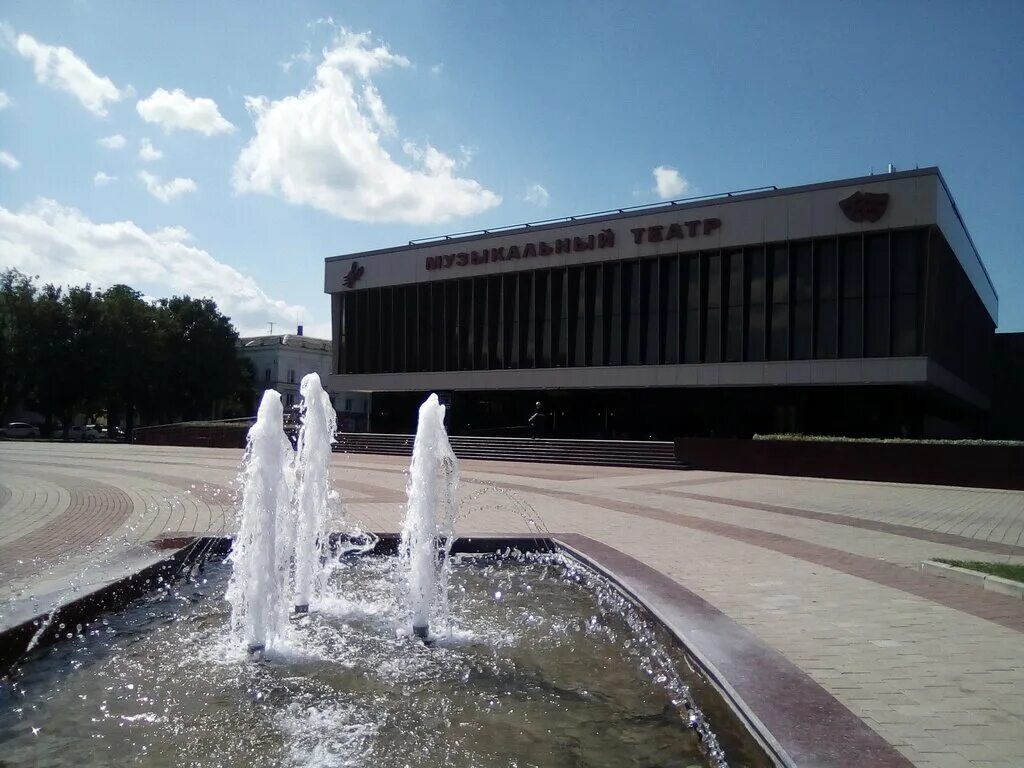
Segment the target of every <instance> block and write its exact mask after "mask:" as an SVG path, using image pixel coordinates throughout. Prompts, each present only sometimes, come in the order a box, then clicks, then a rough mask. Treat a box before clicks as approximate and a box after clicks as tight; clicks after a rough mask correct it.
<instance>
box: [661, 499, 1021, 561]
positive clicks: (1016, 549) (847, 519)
mask: <svg viewBox="0 0 1024 768" xmlns="http://www.w3.org/2000/svg"><path fill="white" fill-rule="evenodd" d="M645 490H646V491H648V492H650V493H656V494H659V495H661V496H677V497H680V498H684V499H692V500H694V501H706V502H710V503H712V504H722V505H724V506H727V507H740V508H741V509H752V510H756V511H758V512H773V513H775V514H777V515H788V516H790V517H802V518H804V519H806V520H818V521H820V522H824V523H833V524H834V525H847V526H851V527H853V528H863V529H865V530H870V531H878V532H879V533H889V534H892V535H894V536H904V537H906V538H910V539H919V540H921V541H930V542H932V543H934V544H948V545H949V546H952V547H960V548H961V549H973V550H974V551H976V552H987V553H989V554H994V555H1021V554H1024V547H1021V546H1016V545H1013V544H1003V543H1001V542H998V541H987V540H985V539H976V538H972V537H970V536H958V535H956V534H954V533H942V532H941V531H932V530H928V529H927V528H918V527H916V526H913V525H900V524H899V523H887V522H885V521H883V520H871V519H869V518H864V517H857V516H855V515H844V514H840V513H837V512H818V511H816V510H813V509H799V508H797V507H784V506H781V505H779V504H767V503H765V502H760V501H746V500H745V499H731V498H728V497H725V496H711V495H709V494H705V493H691V492H690V491H674V490H671V489H669V488H646V489H645Z"/></svg>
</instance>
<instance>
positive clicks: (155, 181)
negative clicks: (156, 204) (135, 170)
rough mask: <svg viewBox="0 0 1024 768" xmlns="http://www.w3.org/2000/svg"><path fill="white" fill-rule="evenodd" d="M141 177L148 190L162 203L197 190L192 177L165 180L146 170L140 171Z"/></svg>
mask: <svg viewBox="0 0 1024 768" xmlns="http://www.w3.org/2000/svg"><path fill="white" fill-rule="evenodd" d="M139 179H140V180H141V181H142V183H143V184H145V185H146V191H147V192H149V194H151V195H152V196H153V197H155V198H156V199H157V200H159V201H160V202H162V203H169V202H171V200H173V199H174V198H176V197H180V196H181V195H183V194H185V193H186V192H195V191H196V183H195V182H194V181H192V179H182V178H176V179H170V180H168V181H163V180H162V179H161V178H160V177H159V176H155V175H153V174H152V173H147V172H146V171H139Z"/></svg>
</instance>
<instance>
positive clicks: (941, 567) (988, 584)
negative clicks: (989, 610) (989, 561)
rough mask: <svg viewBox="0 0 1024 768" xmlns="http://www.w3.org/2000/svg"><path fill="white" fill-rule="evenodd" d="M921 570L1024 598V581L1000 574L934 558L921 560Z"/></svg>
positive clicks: (1020, 598) (1001, 593) (1009, 595)
mask: <svg viewBox="0 0 1024 768" xmlns="http://www.w3.org/2000/svg"><path fill="white" fill-rule="evenodd" d="M921 570H922V571H924V572H925V573H930V574H932V575H933V576H945V577H946V578H948V579H953V580H954V581H959V582H961V583H963V584H971V585H972V586H975V587H981V588H982V589H987V590H988V591H989V592H996V593H998V594H1000V595H1007V596H1008V597H1015V598H1017V599H1018V600H1024V582H1020V581H1013V580H1012V579H1004V578H1003V577H1001V576H993V575H991V574H987V573H981V572H979V571H971V570H968V569H966V568H957V567H956V566H955V565H946V564H945V563H939V562H936V561H935V560H925V561H924V562H922V563H921Z"/></svg>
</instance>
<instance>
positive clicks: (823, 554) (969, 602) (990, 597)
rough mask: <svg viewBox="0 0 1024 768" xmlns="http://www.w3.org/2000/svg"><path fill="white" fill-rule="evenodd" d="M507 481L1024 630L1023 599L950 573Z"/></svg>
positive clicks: (527, 489)
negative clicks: (828, 570) (755, 549)
mask: <svg viewBox="0 0 1024 768" xmlns="http://www.w3.org/2000/svg"><path fill="white" fill-rule="evenodd" d="M467 482H471V483H476V482H479V481H475V480H467ZM503 485H504V487H506V488H510V489H512V490H516V491H520V492H525V493H534V494H539V495H542V496H549V497H552V498H560V499H566V500H568V501H575V502H579V503H581V504H586V505H588V506H592V507H598V508H600V509H609V510H611V511H613V512H621V513H623V514H627V515H634V516H636V517H643V518H647V519H648V520H657V521H659V522H663V523H669V524H671V525H678V526H680V527H683V528H692V529H694V530H699V531H706V532H707V533H712V534H715V535H716V536H723V537H725V538H729V539H733V540H736V541H742V542H744V543H746V544H751V545H753V546H755V547H761V548H763V549H770V550H772V551H774V552H778V553H780V554H783V555H788V556H790V557H794V558H796V559H798V560H804V561H806V562H809V563H816V564H817V565H821V566H824V567H826V568H831V569H832V570H835V571H840V572H842V573H846V574H848V575H850V576H856V577H857V578H861V579H865V580H867V581H873V582H874V583H876V584H881V585H882V586H884V587H889V588H892V589H898V590H900V591H902V592H906V593H908V594H912V595H915V596H917V597H921V598H924V599H925V600H930V601H932V602H933V603H938V604H939V605H943V606H945V607H947V608H952V609H954V610H957V611H962V612H963V613H968V614H970V615H972V616H975V617H977V618H979V619H985V620H986V621H991V622H993V623H995V624H999V625H1000V626H1003V627H1006V628H1008V629H1012V630H1015V631H1017V632H1024V601H1021V600H1017V599H1014V598H1011V597H1004V596H1003V595H998V594H994V593H992V592H987V591H985V590H983V589H980V588H978V587H972V586H968V585H965V584H960V583H958V582H955V581H952V580H950V579H940V578H936V577H934V576H928V575H925V574H922V573H921V572H919V571H915V570H913V569H910V568H906V567H904V566H900V565H893V564H892V563H887V562H885V561H884V560H877V559H873V558H870V557H864V556H863V555H855V554H852V553H850V552H846V551H844V550H841V549H834V548H832V547H826V546H822V545H820V544H812V543H810V542H807V541H802V540H800V539H794V538H791V537H789V536H783V535H782V534H778V533H771V532H768V531H760V530H756V529H753V528H744V527H743V526H739V525H733V524H732V523H723V522H719V521H717V520H708V519H706V518H703V517H697V516H695V515H687V514H684V513H681V512H669V511H667V510H664V509H658V508H657V507H648V506H646V505H643V504H637V503H635V502H629V501H620V500H618V499H612V498H608V497H603V496H591V495H588V494H584V493H576V492H574V491H564V490H557V489H554V488H546V489H539V488H536V487H534V486H530V485H510V484H503Z"/></svg>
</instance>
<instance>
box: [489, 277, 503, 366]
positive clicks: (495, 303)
mask: <svg viewBox="0 0 1024 768" xmlns="http://www.w3.org/2000/svg"><path fill="white" fill-rule="evenodd" d="M486 324H487V367H488V368H501V367H502V366H503V361H504V355H503V354H502V348H501V338H502V333H501V332H502V327H501V275H490V276H489V277H488V278H487V323H486Z"/></svg>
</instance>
